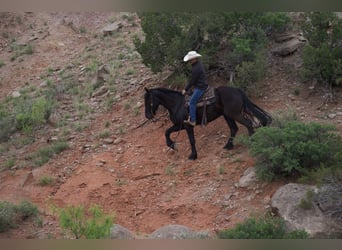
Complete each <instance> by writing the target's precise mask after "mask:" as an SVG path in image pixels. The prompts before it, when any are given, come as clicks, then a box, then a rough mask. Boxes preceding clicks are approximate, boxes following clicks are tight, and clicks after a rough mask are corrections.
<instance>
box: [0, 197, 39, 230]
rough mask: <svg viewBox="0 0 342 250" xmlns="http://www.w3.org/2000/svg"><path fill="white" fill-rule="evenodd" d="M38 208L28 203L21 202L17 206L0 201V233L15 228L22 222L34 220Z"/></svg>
mask: <svg viewBox="0 0 342 250" xmlns="http://www.w3.org/2000/svg"><path fill="white" fill-rule="evenodd" d="M38 212H39V211H38V208H37V206H35V205H33V204H32V203H31V202H29V201H22V202H21V203H20V204H19V205H15V204H13V203H10V202H7V201H0V233H2V232H6V231H7V230H9V229H11V228H13V227H16V226H17V225H18V224H20V223H21V222H22V221H23V220H26V219H28V218H31V217H33V218H36V217H37V216H38Z"/></svg>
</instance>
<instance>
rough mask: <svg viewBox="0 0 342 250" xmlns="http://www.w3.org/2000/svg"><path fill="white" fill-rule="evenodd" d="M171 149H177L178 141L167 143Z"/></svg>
mask: <svg viewBox="0 0 342 250" xmlns="http://www.w3.org/2000/svg"><path fill="white" fill-rule="evenodd" d="M167 146H168V147H169V148H170V149H172V150H175V151H177V146H176V143H171V144H170V145H167Z"/></svg>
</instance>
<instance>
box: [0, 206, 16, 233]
mask: <svg viewBox="0 0 342 250" xmlns="http://www.w3.org/2000/svg"><path fill="white" fill-rule="evenodd" d="M15 216H16V213H15V207H14V206H13V204H11V203H9V202H7V201H1V202H0V233H2V232H5V231H7V230H8V229H10V228H12V227H13V226H14V220H15Z"/></svg>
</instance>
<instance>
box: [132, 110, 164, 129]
mask: <svg viewBox="0 0 342 250" xmlns="http://www.w3.org/2000/svg"><path fill="white" fill-rule="evenodd" d="M167 114H168V112H165V113H164V114H162V115H160V116H159V117H158V118H153V119H151V120H145V121H143V122H142V123H141V124H139V125H138V126H137V127H135V128H134V129H138V128H141V127H142V126H144V125H145V124H147V123H150V122H157V121H159V120H160V119H161V118H162V117H164V116H167Z"/></svg>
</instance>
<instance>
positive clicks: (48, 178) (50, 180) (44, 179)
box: [38, 176, 55, 186]
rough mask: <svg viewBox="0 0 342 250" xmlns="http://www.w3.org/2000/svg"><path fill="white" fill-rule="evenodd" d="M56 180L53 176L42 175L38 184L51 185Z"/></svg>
mask: <svg viewBox="0 0 342 250" xmlns="http://www.w3.org/2000/svg"><path fill="white" fill-rule="evenodd" d="M54 181H55V180H54V178H53V177H51V176H42V177H41V178H39V181H38V184H39V185H40V186H49V185H52V184H53V183H54Z"/></svg>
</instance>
